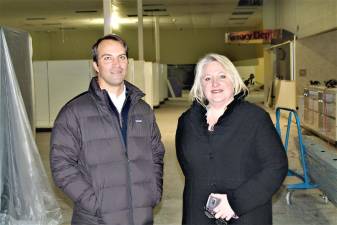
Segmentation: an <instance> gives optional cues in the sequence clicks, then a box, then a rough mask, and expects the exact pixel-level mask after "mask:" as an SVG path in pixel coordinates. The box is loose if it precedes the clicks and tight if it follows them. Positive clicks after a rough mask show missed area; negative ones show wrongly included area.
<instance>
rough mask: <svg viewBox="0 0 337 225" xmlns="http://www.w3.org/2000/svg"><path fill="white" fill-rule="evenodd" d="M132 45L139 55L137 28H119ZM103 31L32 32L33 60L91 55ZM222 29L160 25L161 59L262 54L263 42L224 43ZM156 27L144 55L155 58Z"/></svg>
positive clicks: (176, 60) (176, 61)
mask: <svg viewBox="0 0 337 225" xmlns="http://www.w3.org/2000/svg"><path fill="white" fill-rule="evenodd" d="M116 33H117V34H119V35H121V36H122V37H123V38H124V39H125V40H126V42H127V43H128V45H129V49H130V50H129V57H130V58H134V59H138V35H137V29H121V30H120V31H118V32H116ZM102 35H103V31H101V30H64V31H53V32H31V36H32V40H33V51H34V53H33V60H67V59H89V58H91V50H90V49H91V46H92V44H93V43H94V42H95V41H96V40H97V39H98V38H99V37H101V36H102ZM224 40H225V31H224V30H223V29H180V30H177V29H161V30H160V48H161V50H160V51H161V63H165V64H193V63H196V62H197V60H198V59H199V58H200V57H202V56H203V55H205V54H206V53H209V52H215V53H220V54H224V55H226V56H227V57H229V58H230V59H231V60H232V61H236V60H244V59H251V58H258V57H262V56H263V51H262V46H261V45H243V44H241V45H239V44H231V45H230V44H225V42H224ZM154 43H155V39H154V29H152V28H147V29H144V58H145V60H146V61H155V48H154Z"/></svg>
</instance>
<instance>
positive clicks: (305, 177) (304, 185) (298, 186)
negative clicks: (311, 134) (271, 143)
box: [276, 107, 328, 205]
mask: <svg viewBox="0 0 337 225" xmlns="http://www.w3.org/2000/svg"><path fill="white" fill-rule="evenodd" d="M282 110H283V111H288V112H289V115H288V125H287V131H286V134H285V140H284V142H283V145H284V148H285V151H286V152H287V151H288V142H289V134H290V128H291V121H292V115H294V117H295V120H296V126H297V133H298V143H299V151H300V152H299V160H300V162H301V167H302V171H303V173H302V174H299V173H297V172H295V171H294V170H292V169H289V170H288V175H287V176H296V177H298V178H299V179H300V180H302V182H300V183H295V184H288V185H287V194H286V200H287V204H288V205H290V204H291V197H292V193H293V191H295V190H303V189H313V188H317V187H318V185H317V184H314V183H312V182H311V181H310V178H309V174H308V167H307V163H306V150H305V146H304V144H303V139H302V131H301V124H300V119H299V117H298V114H297V112H296V111H295V110H293V109H289V108H283V107H278V108H276V130H277V132H278V133H279V135H280V137H281V138H282V135H281V128H280V114H281V111H282ZM323 198H324V200H325V202H327V201H328V199H327V198H326V196H324V197H323Z"/></svg>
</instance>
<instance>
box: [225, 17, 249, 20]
mask: <svg viewBox="0 0 337 225" xmlns="http://www.w3.org/2000/svg"><path fill="white" fill-rule="evenodd" d="M247 19H248V17H232V18H229V20H247Z"/></svg>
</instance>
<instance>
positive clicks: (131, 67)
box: [125, 59, 135, 84]
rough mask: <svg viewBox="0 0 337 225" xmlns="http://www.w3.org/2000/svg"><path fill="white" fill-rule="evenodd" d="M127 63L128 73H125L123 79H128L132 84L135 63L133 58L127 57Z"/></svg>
mask: <svg viewBox="0 0 337 225" xmlns="http://www.w3.org/2000/svg"><path fill="white" fill-rule="evenodd" d="M128 61H129V65H128V73H127V74H126V78H125V80H127V81H129V82H130V83H132V84H134V81H135V65H134V62H135V61H134V60H133V59H128Z"/></svg>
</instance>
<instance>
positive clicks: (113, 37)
mask: <svg viewBox="0 0 337 225" xmlns="http://www.w3.org/2000/svg"><path fill="white" fill-rule="evenodd" d="M104 40H113V41H117V42H119V43H121V44H122V45H123V47H124V48H125V54H126V57H129V54H128V45H127V44H126V42H125V41H124V40H123V39H122V38H121V37H120V36H118V35H117V34H108V35H105V36H104V37H101V38H100V39H98V40H97V41H96V43H95V44H94V45H93V46H92V48H91V51H92V60H93V61H94V62H96V63H98V59H97V56H98V55H97V54H98V53H97V48H98V45H99V43H101V42H102V41H104Z"/></svg>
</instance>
